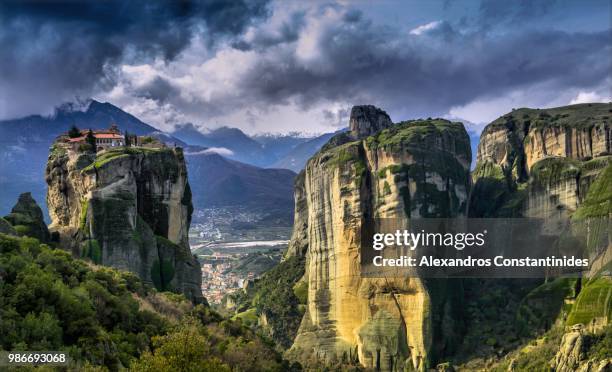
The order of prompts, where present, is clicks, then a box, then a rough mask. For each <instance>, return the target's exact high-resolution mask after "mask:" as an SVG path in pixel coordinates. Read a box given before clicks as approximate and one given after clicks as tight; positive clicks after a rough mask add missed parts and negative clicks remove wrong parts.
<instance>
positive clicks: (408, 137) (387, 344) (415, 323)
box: [288, 109, 471, 371]
mask: <svg viewBox="0 0 612 372" xmlns="http://www.w3.org/2000/svg"><path fill="white" fill-rule="evenodd" d="M355 111H359V110H358V109H357V110H356V109H353V112H355ZM380 111H381V110H378V109H376V110H368V112H380ZM385 116H386V115H385ZM355 117H359V118H360V119H359V120H357V119H356V120H355V121H354V122H353V121H351V130H352V131H353V133H359V136H360V139H358V140H352V141H351V140H347V139H346V138H342V139H340V140H338V139H335V140H334V139H332V140H331V141H330V143H329V144H328V145H326V146H325V147H324V148H323V149H322V150H321V151H320V152H319V153H318V154H316V155H315V156H314V157H313V158H312V159H310V161H309V162H308V164H307V166H306V169H305V171H304V174H303V175H300V176H299V177H298V178H297V181H296V182H297V184H296V198H295V199H296V215H295V221H296V225H295V229H294V233H293V239H292V241H291V243H290V254H296V255H299V254H300V253H301V252H306V253H305V254H306V260H307V261H306V273H305V276H306V279H307V281H308V305H307V310H306V314H305V315H304V318H303V321H302V324H301V327H300V330H299V332H298V335H297V337H296V339H295V342H294V345H293V347H292V348H291V350H290V351H289V352H288V355H289V356H290V357H292V358H294V359H299V360H300V361H302V362H304V363H306V364H308V363H309V362H312V361H315V360H317V361H322V362H324V363H328V364H334V363H335V362H340V361H343V360H344V361H348V360H358V361H359V363H361V364H362V365H363V366H365V367H369V368H380V369H382V370H385V371H398V370H410V369H416V370H422V369H425V368H426V367H427V366H429V365H430V364H429V363H430V356H431V353H433V352H434V351H433V350H434V349H436V350H437V351H439V349H443V348H444V347H446V346H447V345H446V344H445V341H444V339H445V334H444V332H445V331H443V330H449V329H453V324H451V323H452V321H450V320H451V319H452V316H449V317H445V316H442V315H441V314H442V313H443V312H444V310H443V309H444V308H445V307H446V308H452V307H449V306H447V305H448V301H450V300H451V298H452V296H446V293H447V291H450V286H451V285H452V283H449V282H444V281H437V282H434V281H425V280H422V279H419V278H401V279H400V278H394V279H391V278H386V279H378V278H365V277H362V276H361V272H360V249H361V233H362V229H364V228H369V227H372V225H373V224H376V223H377V222H376V219H377V218H395V219H396V220H397V221H399V224H400V225H401V226H406V227H407V226H408V222H409V220H410V218H413V217H417V216H422V217H453V216H458V215H462V214H464V213H465V210H466V203H467V196H468V192H469V187H470V180H469V162H470V157H471V154H470V146H469V138H468V136H467V133H466V132H465V130H464V128H463V126H462V125H461V124H460V123H452V122H449V121H446V120H422V121H411V122H403V123H400V124H396V125H390V124H389V123H387V122H386V120H387V119H382V121H381V120H379V119H380V117H381V116H379V115H374V116H373V118H374V122H371V121H368V118H372V116H370V115H363V116H362V115H356V116H355ZM387 118H388V117H387ZM381 122H382V123H383V124H382V125H380V123H381ZM384 128H387V129H384ZM381 129H384V130H382V131H381ZM340 136H342V135H340ZM363 136H365V137H363ZM374 229H376V226H374ZM443 319H445V320H443ZM443 322H447V323H446V324H442V323H443ZM434 333H435V334H436V339H437V343H436V345H432V339H433V335H434Z"/></svg>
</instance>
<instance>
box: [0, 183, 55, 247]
mask: <svg viewBox="0 0 612 372" xmlns="http://www.w3.org/2000/svg"><path fill="white" fill-rule="evenodd" d="M4 219H5V220H6V221H8V222H9V223H10V224H11V225H13V229H14V231H16V232H17V233H18V234H19V235H27V236H30V237H33V238H36V239H38V240H40V241H41V242H49V240H50V237H51V236H50V234H49V230H48V229H47V224H46V223H45V219H44V217H43V212H42V209H40V207H39V206H38V204H36V201H35V200H34V199H33V198H32V194H31V193H29V192H26V193H23V194H21V195H19V199H18V200H17V204H15V206H14V207H13V209H12V210H11V213H10V214H9V215H8V216H5V217H4Z"/></svg>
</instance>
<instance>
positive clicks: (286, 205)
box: [0, 100, 295, 214]
mask: <svg viewBox="0 0 612 372" xmlns="http://www.w3.org/2000/svg"><path fill="white" fill-rule="evenodd" d="M111 123H115V124H117V125H118V126H119V128H120V129H121V130H122V131H128V132H129V133H133V134H138V135H150V136H153V137H156V138H158V139H159V140H161V141H163V142H165V143H166V144H168V145H169V146H173V145H177V146H181V147H184V148H185V153H186V154H187V156H188V158H187V160H188V172H189V178H190V181H191V183H192V185H193V188H194V206H195V208H196V209H197V208H206V207H208V206H210V205H213V204H214V205H236V204H237V203H240V204H245V203H246V204H248V205H250V206H253V205H255V204H258V205H259V206H261V205H263V204H265V203H268V202H269V203H272V204H274V206H275V207H279V208H281V209H283V210H284V209H286V210H287V211H291V209H292V206H291V205H292V200H293V199H292V189H291V188H292V185H293V177H294V176H295V174H294V173H293V172H291V171H285V170H267V169H262V168H259V167H257V166H251V165H248V164H243V163H240V162H237V161H229V160H227V159H224V158H223V157H221V156H220V155H218V154H215V153H214V152H215V151H217V150H215V149H212V148H210V147H225V146H229V147H233V148H239V149H241V150H243V149H246V150H247V153H248V151H249V149H251V150H252V151H256V150H257V149H261V148H263V146H262V145H261V144H259V143H258V142H256V141H255V140H253V139H251V138H250V137H248V136H246V135H245V134H244V133H242V132H241V131H240V130H239V129H235V128H223V129H220V130H217V131H215V132H214V133H213V134H212V135H210V136H208V137H206V136H204V139H206V140H208V141H209V142H205V141H204V139H202V138H201V137H202V136H201V133H199V132H197V133H191V134H192V136H182V137H183V138H184V139H185V140H181V139H180V138H177V137H175V136H173V135H172V134H169V133H165V132H162V131H159V130H158V129H156V128H154V127H153V126H151V125H149V124H147V123H144V122H143V121H141V120H139V119H138V118H136V117H135V116H133V115H131V114H129V113H127V112H125V111H123V110H121V109H120V108H118V107H116V106H114V105H112V104H110V103H101V102H98V101H95V100H89V101H86V102H80V103H79V104H64V105H62V106H60V107H58V108H57V109H56V110H55V112H54V114H53V115H51V116H47V117H45V116H41V115H30V116H27V117H24V118H20V119H11V120H3V121H0V141H1V143H2V146H1V147H0V188H1V189H2V193H1V194H0V212H2V213H8V212H9V211H10V208H11V206H12V204H13V203H14V200H15V199H16V198H17V196H18V195H19V194H21V193H22V192H24V191H31V192H32V196H33V198H34V199H35V200H36V201H37V202H38V203H40V204H41V205H43V206H44V205H45V204H46V201H45V193H46V185H45V179H44V172H45V165H46V162H47V157H48V152H49V146H50V145H51V144H52V143H53V141H54V140H55V138H56V137H57V136H58V135H59V134H61V133H64V132H66V131H68V129H69V128H70V127H71V126H72V125H77V126H78V127H80V128H106V127H108V126H109V125H110V124H111ZM198 138H200V139H201V140H197V139H198ZM235 138H237V140H236V144H234V143H232V139H235ZM269 144H270V143H268V145H269ZM208 150H210V152H209V151H208ZM257 151H259V150H257ZM261 153H263V150H262V152H261ZM253 154H254V155H257V152H254V153H253ZM247 160H249V159H248V157H247ZM216 167H221V168H216ZM202 170H206V171H202ZM214 177H217V178H214ZM213 178H214V179H213ZM219 180H222V182H221V181H219ZM220 182H221V183H220ZM232 182H234V183H232ZM232 190H238V191H239V192H234V193H232ZM244 190H246V192H243V191H244ZM196 192H205V193H206V196H201V195H197V194H196ZM232 198H236V199H235V200H234V199H232ZM249 198H253V199H252V200H251V201H249ZM43 209H44V210H46V208H43ZM289 214H290V213H289Z"/></svg>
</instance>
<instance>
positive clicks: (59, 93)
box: [0, 0, 268, 116]
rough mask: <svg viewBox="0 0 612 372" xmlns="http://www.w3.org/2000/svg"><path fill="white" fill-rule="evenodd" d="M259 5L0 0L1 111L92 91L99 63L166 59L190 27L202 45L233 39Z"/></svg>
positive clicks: (262, 9)
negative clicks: (203, 43)
mask: <svg viewBox="0 0 612 372" xmlns="http://www.w3.org/2000/svg"><path fill="white" fill-rule="evenodd" d="M266 5H267V0H261V1H247V0H244V1H223V0H208V1H206V0H204V1H171V0H167V1H155V2H153V1H147V2H143V1H120V0H108V1H98V0H90V1H3V2H0V23H1V24H2V26H1V28H0V45H2V53H0V70H1V71H2V76H1V77H0V116H6V115H10V114H11V113H19V112H20V111H21V110H20V107H19V106H20V105H26V104H27V106H28V107H29V109H28V110H30V111H35V110H40V109H41V108H42V107H41V106H49V105H51V106H53V105H55V104H57V103H58V101H61V100H64V99H67V98H71V97H74V95H76V94H80V93H81V94H91V90H92V88H93V87H94V86H95V85H97V84H103V83H105V81H104V79H103V78H104V77H107V76H108V74H107V71H105V68H108V67H112V66H113V64H115V63H117V62H119V61H120V60H122V59H125V58H128V59H131V60H132V61H137V60H146V59H147V58H150V57H162V58H164V59H165V60H171V59H173V58H174V57H176V55H177V54H178V53H179V52H180V51H182V50H183V49H184V48H185V47H186V46H187V45H188V44H189V42H190V40H191V37H192V35H193V34H194V32H200V31H202V32H203V35H204V36H203V37H204V40H206V43H207V44H208V45H209V46H211V45H213V44H214V42H215V41H216V40H218V39H223V38H226V37H233V36H235V35H237V34H240V33H241V32H242V31H243V30H244V29H245V27H246V26H247V25H249V24H251V22H252V21H253V20H254V19H258V18H261V17H264V16H266V15H267V12H268V10H267V6H266ZM107 83H108V82H107ZM110 83H111V84H112V82H110ZM37 103H38V105H37ZM47 108H48V107H47ZM24 109H25V108H24Z"/></svg>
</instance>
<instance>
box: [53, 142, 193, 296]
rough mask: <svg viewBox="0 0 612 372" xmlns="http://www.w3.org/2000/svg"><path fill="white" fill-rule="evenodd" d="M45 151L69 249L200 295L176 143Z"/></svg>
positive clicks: (57, 224)
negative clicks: (89, 151) (55, 152)
mask: <svg viewBox="0 0 612 372" xmlns="http://www.w3.org/2000/svg"><path fill="white" fill-rule="evenodd" d="M72 151H73V150H71V149H68V153H67V154H64V155H61V156H55V155H53V154H51V155H50V161H49V164H48V166H47V177H46V178H47V183H48V185H49V190H48V194H47V202H48V205H49V212H50V215H51V219H52V221H53V228H54V230H55V231H57V232H58V233H60V237H61V240H62V242H63V244H64V245H66V246H70V245H71V246H72V251H73V253H74V254H76V255H79V256H80V257H84V258H88V259H90V260H92V261H93V262H95V263H97V264H101V265H108V266H112V267H116V268H120V269H123V270H129V271H132V272H134V273H136V274H137V275H138V276H139V277H140V278H142V279H143V280H144V281H146V282H147V283H150V284H153V285H155V286H156V287H157V288H158V289H159V290H163V291H176V292H179V293H183V294H185V295H186V296H187V297H188V298H189V299H191V300H193V301H194V302H201V301H203V298H202V294H201V288H200V287H201V273H200V267H199V264H198V262H197V260H196V259H195V258H194V257H193V255H191V252H190V250H189V246H188V237H187V233H188V230H189V224H190V222H191V213H192V212H193V206H192V202H191V189H190V187H189V183H188V182H187V168H186V164H185V158H184V156H183V153H182V150H180V149H178V148H165V147H157V148H153V147H152V148H145V147H118V148H112V149H107V150H104V151H101V152H99V153H97V155H95V157H93V155H92V154H85V153H72Z"/></svg>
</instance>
